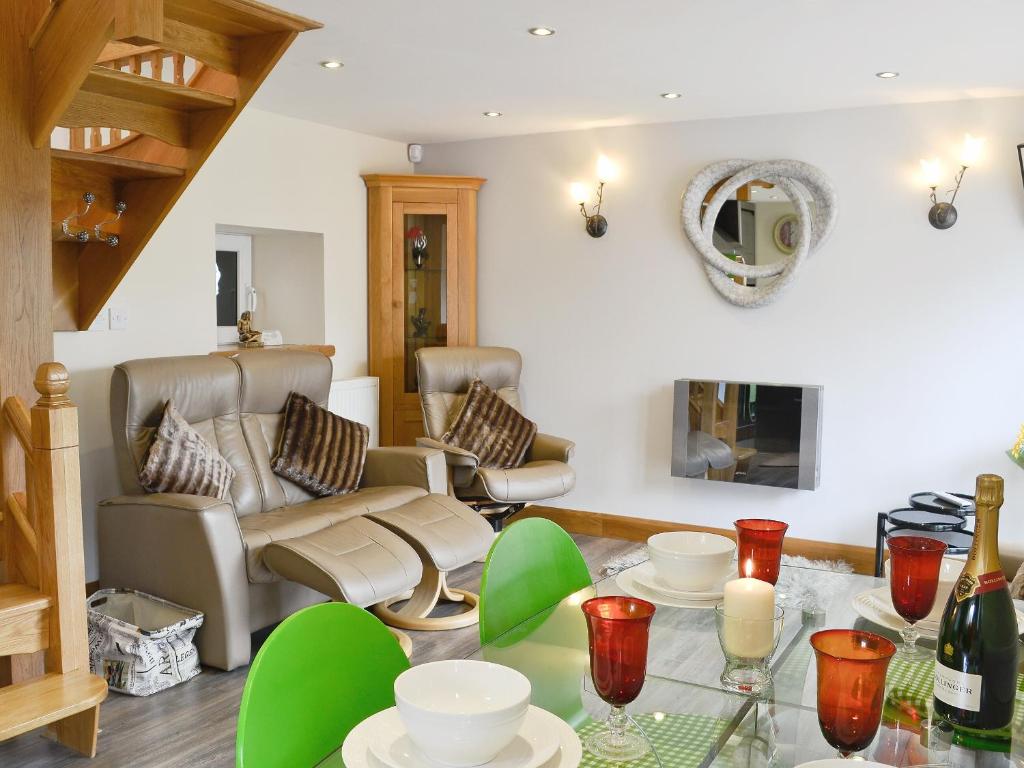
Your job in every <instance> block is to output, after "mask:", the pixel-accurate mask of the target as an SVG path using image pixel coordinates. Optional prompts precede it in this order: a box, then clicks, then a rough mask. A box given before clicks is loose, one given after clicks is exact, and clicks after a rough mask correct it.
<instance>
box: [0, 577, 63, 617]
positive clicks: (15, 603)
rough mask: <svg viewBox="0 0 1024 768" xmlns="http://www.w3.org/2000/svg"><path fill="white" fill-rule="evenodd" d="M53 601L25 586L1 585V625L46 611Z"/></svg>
mask: <svg viewBox="0 0 1024 768" xmlns="http://www.w3.org/2000/svg"><path fill="white" fill-rule="evenodd" d="M51 602H52V601H51V600H50V598H49V597H47V596H46V595H44V594H42V593H41V592H39V591H37V590H35V589H32V587H29V586H26V585H25V584H0V624H2V623H3V622H4V621H5V620H8V619H11V618H13V617H15V616H20V615H22V614H24V613H30V612H33V611H45V610H46V609H48V608H49V607H50V605H51Z"/></svg>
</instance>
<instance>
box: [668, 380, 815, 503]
mask: <svg viewBox="0 0 1024 768" xmlns="http://www.w3.org/2000/svg"><path fill="white" fill-rule="evenodd" d="M821 399H822V388H821V387H818V386H799V385H794V386H791V385H779V384H762V383H756V382H739V381H697V380H692V379H678V380H677V381H676V383H675V402H674V412H673V417H672V475H673V476H674V477H690V478H697V479H702V480H720V481H724V482H727V483H746V484H748V485H772V486H776V487H779V488H799V489H803V490H814V489H815V488H817V487H818V480H819V474H820V461H821V452H820V447H821Z"/></svg>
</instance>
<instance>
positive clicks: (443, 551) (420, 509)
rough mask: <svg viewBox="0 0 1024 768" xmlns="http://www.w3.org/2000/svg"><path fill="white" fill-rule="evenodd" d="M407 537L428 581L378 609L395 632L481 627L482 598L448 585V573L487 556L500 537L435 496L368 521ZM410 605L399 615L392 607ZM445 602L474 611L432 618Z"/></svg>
mask: <svg viewBox="0 0 1024 768" xmlns="http://www.w3.org/2000/svg"><path fill="white" fill-rule="evenodd" d="M368 517H370V518H371V519H373V520H375V521H376V522H378V523H380V524H381V525H382V526H384V527H385V528H387V529H388V530H390V531H393V532H394V533H396V534H397V535H398V536H400V537H402V539H404V540H405V541H406V542H408V544H409V545H410V546H411V547H412V548H413V549H414V550H415V551H416V554H417V555H418V556H419V557H420V559H421V560H422V563H423V579H422V581H420V583H419V584H418V585H417V586H416V588H415V589H414V590H413V591H412V592H411V593H406V594H404V595H402V596H400V597H396V598H392V597H389V598H386V599H384V600H381V601H380V602H378V603H377V605H375V606H374V607H373V612H374V613H376V614H377V616H378V617H379V618H380V620H381V621H383V622H384V623H385V624H387V625H388V626H391V627H400V628H401V629H414V630H441V629H458V628H460V627H468V626H470V625H472V624H476V623H477V622H478V621H479V610H478V608H477V603H478V601H479V596H478V595H476V594H474V593H472V592H467V591H466V590H463V589H452V588H451V587H449V586H448V584H447V580H446V579H447V573H448V571H452V570H454V569H456V568H461V567H462V566H464V565H468V564H469V563H472V562H473V561H475V560H477V559H478V558H480V557H482V556H484V555H486V554H487V551H488V550H489V549H490V547H491V544H492V543H493V542H494V532H493V530H492V529H491V526H490V525H488V523H487V521H486V520H484V519H483V518H482V517H481V516H480V515H479V514H478V513H477V512H475V511H474V510H472V509H470V508H469V507H467V506H466V505H465V504H463V503H462V502H461V501H459V500H458V499H454V498H452V497H451V496H445V495H442V494H437V493H432V494H429V495H427V496H423V497H421V498H418V499H414V500H413V501H410V502H407V503H406V504H402V505H401V506H398V507H394V508H393V509H389V510H386V511H384V512H373V513H371V514H369V515H368ZM403 599H404V600H406V603H405V605H403V606H402V607H401V608H399V609H398V610H397V611H396V610H392V609H391V605H392V604H393V603H395V602H398V601H399V600H403ZM442 599H444V600H447V601H450V602H461V603H465V604H466V606H467V607H468V610H466V611H463V612H462V613H458V614H455V615H453V616H440V617H436V618H435V617H431V616H430V614H431V613H432V612H433V610H434V608H435V607H436V606H437V604H438V602H440V601H441V600H442Z"/></svg>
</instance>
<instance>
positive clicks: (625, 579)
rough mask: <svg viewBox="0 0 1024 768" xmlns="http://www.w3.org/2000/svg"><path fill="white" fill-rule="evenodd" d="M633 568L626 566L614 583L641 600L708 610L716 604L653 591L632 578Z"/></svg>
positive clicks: (670, 606)
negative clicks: (682, 598)
mask: <svg viewBox="0 0 1024 768" xmlns="http://www.w3.org/2000/svg"><path fill="white" fill-rule="evenodd" d="M634 570H636V569H635V568H627V569H626V570H625V571H621V572H620V573H619V575H618V576H616V577H615V583H616V584H618V585H619V589H621V590H622V591H623V592H625V593H626V594H627V595H629V596H631V597H639V598H640V599H641V600H647V601H648V602H651V603H654V604H655V605H663V606H665V607H667V608H700V609H703V610H710V609H711V608H714V607H715V606H716V605H717V604H718V602H717V601H715V600H680V599H679V598H676V597H669V596H668V595H663V594H661V593H660V592H655V591H654V590H653V589H648V588H647V587H645V586H644V585H643V584H640V583H639V582H638V581H637V580H636V579H635V578H633V573H632V572H633V571H634Z"/></svg>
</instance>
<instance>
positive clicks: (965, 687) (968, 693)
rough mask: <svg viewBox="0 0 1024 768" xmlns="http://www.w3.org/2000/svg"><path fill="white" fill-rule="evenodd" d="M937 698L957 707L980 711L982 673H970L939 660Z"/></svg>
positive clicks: (936, 686) (936, 671)
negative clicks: (950, 666) (952, 667)
mask: <svg viewBox="0 0 1024 768" xmlns="http://www.w3.org/2000/svg"><path fill="white" fill-rule="evenodd" d="M935 698H936V699H939V700H940V701H944V702H946V703H947V704H949V706H951V707H956V708H957V709H966V710H968V711H969V712H978V711H980V710H981V675H969V674H967V673H966V672H960V671H958V670H955V669H950V668H949V667H947V666H946V665H945V664H943V663H941V662H938V663H936V665H935Z"/></svg>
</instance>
